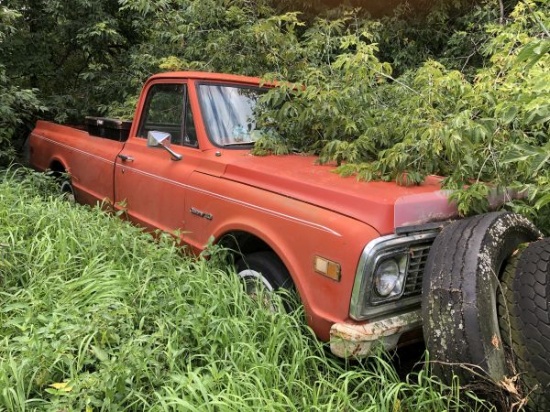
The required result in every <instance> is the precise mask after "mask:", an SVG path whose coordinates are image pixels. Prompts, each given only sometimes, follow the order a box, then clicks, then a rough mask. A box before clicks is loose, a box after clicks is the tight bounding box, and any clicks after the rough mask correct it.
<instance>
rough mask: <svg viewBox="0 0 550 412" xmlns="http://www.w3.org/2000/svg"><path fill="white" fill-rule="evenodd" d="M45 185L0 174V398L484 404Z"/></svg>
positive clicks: (33, 405)
mask: <svg viewBox="0 0 550 412" xmlns="http://www.w3.org/2000/svg"><path fill="white" fill-rule="evenodd" d="M51 193H52V190H51V184H50V183H49V182H48V180H47V179H45V177H44V176H39V175H35V174H28V173H27V172H23V171H21V170H8V171H7V172H3V173H2V174H1V177H0V239H2V243H1V244H0V248H1V249H0V251H1V253H2V259H1V260H0V272H1V277H2V291H1V292H0V293H1V295H2V310H1V311H0V336H1V339H0V388H1V390H0V408H1V409H3V410H7V411H21V410H35V409H38V410H51V411H59V410H82V411H84V410H86V411H91V410H105V411H114V410H179V411H183V410H189V411H214V410H215V411H221V410H228V411H229V410H231V411H234V410H239V411H247V410H273V411H277V410H281V411H282V410H284V411H288V410H294V411H303V410H308V411H309V410H311V411H315V410H318V411H326V410H350V411H355V410H357V411H358V410H361V411H363V410H394V411H401V410H403V411H405V410H415V409H421V410H426V411H429V410H433V411H440V410H447V411H463V410H489V409H490V406H489V405H487V404H485V403H482V402H481V401H479V400H478V399H476V398H475V397H473V396H472V395H471V394H470V393H468V392H464V391H462V390H461V389H460V388H459V387H458V386H455V387H452V388H451V387H446V386H443V385H441V384H439V383H438V382H437V381H435V380H434V379H432V378H430V377H429V375H428V373H427V368H424V369H422V370H421V371H420V372H415V373H411V374H409V375H408V377H407V379H406V380H405V381H404V382H403V381H401V380H400V379H399V377H398V376H397V373H396V371H395V369H394V368H393V366H392V365H391V364H390V363H389V362H388V360H387V359H386V357H385V355H382V354H381V355H380V356H379V357H374V358H371V359H369V361H368V362H367V363H365V365H362V366H364V367H358V366H359V365H351V366H350V365H346V364H344V363H343V362H341V361H339V360H337V359H335V358H334V357H332V356H330V355H328V353H327V351H326V350H325V348H323V347H322V346H321V344H320V343H319V342H318V341H317V340H316V339H315V338H314V337H313V335H312V334H311V333H310V331H309V330H308V329H307V328H306V327H305V326H304V323H303V321H302V316H303V314H302V313H294V314H285V313H283V312H282V311H281V312H280V313H273V312H271V311H270V310H267V309H266V308H264V307H262V306H261V303H259V301H258V300H253V299H251V298H249V297H248V296H247V295H246V294H245V293H244V292H243V290H242V286H241V284H240V283H239V281H238V280H237V276H232V273H231V271H229V270H221V269H220V265H219V262H216V260H215V259H213V260H210V261H207V260H204V259H200V258H199V259H197V260H191V259H184V258H183V257H182V255H181V251H180V250H179V249H178V248H177V247H176V245H175V244H174V242H173V240H172V239H171V238H170V237H168V236H163V235H160V237H159V238H158V241H157V242H156V243H155V242H153V241H152V238H151V236H150V235H148V234H145V233H143V231H141V230H140V229H138V228H136V227H134V226H131V225H129V224H127V223H125V222H124V221H122V220H119V219H113V218H112V217H109V216H108V215H106V214H105V213H104V212H102V211H101V210H100V209H99V208H95V209H91V208H88V207H80V206H74V205H72V204H70V203H68V202H66V201H63V200H62V199H60V198H59V197H57V196H56V195H52V194H51ZM215 256H216V255H214V257H215ZM214 284H215V285H216V287H212V285H214Z"/></svg>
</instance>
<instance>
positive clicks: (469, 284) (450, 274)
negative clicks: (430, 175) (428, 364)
mask: <svg viewBox="0 0 550 412" xmlns="http://www.w3.org/2000/svg"><path fill="white" fill-rule="evenodd" d="M539 236H540V232H539V231H538V230H537V229H536V228H535V227H534V226H533V224H532V223H531V222H530V221H529V220H527V219H525V218H524V217H522V216H519V215H516V214H513V213H504V212H493V213H487V214H483V215H479V216H474V217H471V218H467V219H463V220H459V221H456V222H453V223H451V224H450V225H448V226H446V227H445V228H444V229H443V230H442V232H441V233H440V234H439V235H438V237H437V238H436V239H435V241H434V244H433V246H432V248H431V250H430V254H429V256H428V260H427V262H426V269H425V273H424V279H423V285H422V314H423V318H424V325H423V329H424V339H425V341H426V346H427V349H428V351H429V353H430V360H431V361H434V368H433V369H434V372H435V373H437V374H438V375H440V376H441V377H442V378H443V380H445V381H446V382H450V381H451V379H452V376H453V375H458V376H459V377H460V378H461V381H462V382H470V381H473V380H474V379H475V378H477V377H479V375H486V376H488V377H490V378H491V379H492V380H494V381H497V382H498V381H500V380H502V379H503V378H504V377H505V376H507V375H508V374H509V367H508V365H507V360H506V351H505V350H504V345H503V343H502V338H501V334H500V330H499V321H498V310H497V306H498V305H497V288H498V285H499V280H500V276H501V273H502V270H503V269H504V267H505V264H506V261H507V259H508V258H509V257H510V256H512V254H513V253H514V252H515V250H516V249H517V248H518V246H519V245H520V244H522V243H525V242H530V241H533V240H535V239H537V238H538V237H539Z"/></svg>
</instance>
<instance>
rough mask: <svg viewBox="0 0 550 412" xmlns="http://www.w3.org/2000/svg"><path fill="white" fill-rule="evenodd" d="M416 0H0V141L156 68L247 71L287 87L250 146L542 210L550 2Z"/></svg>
mask: <svg viewBox="0 0 550 412" xmlns="http://www.w3.org/2000/svg"><path fill="white" fill-rule="evenodd" d="M357 3H358V2H355V3H354V4H357ZM359 3H360V2H359ZM414 3H415V4H416V5H417V6H418V4H424V5H426V4H432V7H431V8H430V9H429V11H428V9H426V8H424V9H419V8H418V7H417V9H411V8H410V7H409V6H407V5H406V4H404V3H403V4H401V5H399V6H398V7H397V8H395V9H394V10H393V12H392V13H387V14H386V15H385V16H382V17H377V18H376V19H375V18H371V17H369V14H368V12H365V11H364V10H361V9H358V8H355V9H351V8H345V7H338V8H334V9H328V8H326V7H325V8H324V9H323V8H319V6H320V4H321V3H318V2H317V3H315V2H314V3H311V4H310V3H308V2H298V3H293V2H274V1H270V0H256V1H250V0H201V1H194V0H177V1H166V0H120V1H118V0H102V1H94V2H91V1H89V0H78V1H76V2H70V3H68V2H63V1H50V0H48V1H46V0H13V1H10V2H9V6H3V5H0V62H2V66H0V90H1V91H2V96H3V98H2V101H1V102H0V113H7V115H4V116H3V117H2V122H3V123H5V124H6V126H5V127H2V129H1V130H2V131H1V132H0V133H1V134H0V144H1V145H2V148H3V151H5V149H6V147H7V146H6V143H7V142H9V141H10V139H13V138H14V137H17V136H16V131H18V130H19V132H20V136H21V134H24V133H25V131H24V130H22V129H17V128H18V126H20V125H21V124H22V122H25V121H28V120H29V116H30V115H36V114H37V112H38V111H39V110H44V106H46V107H48V108H49V110H48V111H47V112H45V113H44V114H42V115H41V116H43V117H46V118H53V119H56V120H58V121H68V122H78V121H79V120H80V119H82V117H83V116H84V115H85V114H106V113H109V114H110V115H115V116H120V117H127V118H129V117H131V116H132V113H133V107H134V103H135V99H136V95H137V93H138V92H139V88H140V86H141V84H142V82H143V81H144V79H145V78H146V77H147V76H149V75H150V74H151V73H154V72H158V71H160V70H177V69H199V70H208V71H224V72H232V73H242V74H248V75H258V76H262V77H264V78H266V79H276V80H279V81H281V82H282V83H281V86H282V87H280V88H278V89H275V90H273V91H272V92H271V93H270V94H269V95H268V96H267V97H266V100H265V102H264V103H265V105H264V107H263V109H264V111H263V115H264V118H263V124H264V126H265V127H266V128H267V127H268V128H269V129H270V130H271V131H272V133H269V134H268V136H269V137H266V138H265V139H264V140H262V141H261V142H260V143H259V144H258V145H257V148H256V153H257V154H265V153H285V152H288V151H292V150H298V151H313V152H316V153H318V154H320V156H321V161H322V162H334V164H335V165H339V166H340V169H339V170H340V172H341V173H343V174H346V175H350V174H354V175H357V176H358V177H359V178H361V179H384V180H396V181H398V182H400V183H404V184H417V183H420V182H421V181H422V180H423V178H424V176H425V175H427V174H432V173H436V174H440V175H443V176H446V177H447V179H446V186H447V187H448V188H451V189H459V190H457V191H456V193H455V197H456V199H457V200H458V201H459V206H460V208H461V211H462V212H463V213H469V212H477V211H479V210H483V209H485V208H487V201H486V198H487V193H488V192H489V191H491V190H493V191H494V190H495V189H497V190H496V191H497V192H498V193H500V194H502V192H501V191H500V192H499V190H498V189H499V188H503V187H508V188H510V187H512V188H514V189H516V191H517V190H523V191H522V193H523V194H524V196H523V198H522V200H521V201H518V200H516V201H514V202H511V203H510V202H509V206H510V207H513V208H515V209H516V210H518V211H520V212H522V213H525V214H527V215H529V216H530V217H532V218H535V219H536V220H537V222H538V223H539V224H540V225H541V226H542V227H546V226H548V223H550V222H548V221H547V218H546V216H549V215H550V214H549V213H548V211H547V210H546V209H547V207H548V206H547V205H548V204H549V202H550V185H549V183H548V182H549V180H550V175H548V173H547V170H548V168H547V167H546V165H547V160H548V159H547V156H546V153H547V151H548V150H547V149H548V147H547V146H548V144H550V143H548V128H549V124H550V121H549V119H550V102H549V101H550V98H549V95H550V93H549V86H548V85H549V84H550V81H549V76H550V72H549V65H550V62H549V59H550V57H549V55H550V54H549V53H548V52H549V49H550V46H549V44H550V36H549V32H548V27H549V26H550V17H549V16H550V11H549V9H550V6H549V4H548V2H546V1H543V0H523V1H520V2H517V1H515V0H505V1H499V2H495V1H484V2H469V1H466V0H455V1H447V2H435V3H433V2H432V3H430V2H414ZM364 4H366V3H364ZM392 4H393V3H392ZM298 6H299V7H300V8H301V12H297V11H294V10H293V8H295V7H298ZM8 7H9V8H8ZM321 10H322V12H321ZM274 136H277V138H276V139H274ZM465 185H467V187H468V189H463V187H465ZM490 188H491V189H490ZM525 189H527V190H525ZM507 193H508V192H507ZM500 194H499V195H500ZM509 200H510V199H509V198H504V201H505V202H508V201H509Z"/></svg>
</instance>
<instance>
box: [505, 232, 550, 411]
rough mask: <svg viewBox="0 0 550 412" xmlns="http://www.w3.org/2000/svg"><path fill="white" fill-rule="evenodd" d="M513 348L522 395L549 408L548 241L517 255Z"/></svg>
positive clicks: (514, 288)
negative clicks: (523, 388)
mask: <svg viewBox="0 0 550 412" xmlns="http://www.w3.org/2000/svg"><path fill="white" fill-rule="evenodd" d="M512 289H513V301H512V308H511V309H510V312H511V314H512V315H513V316H512V318H513V323H512V325H511V326H512V327H511V330H512V336H513V338H512V339H511V341H512V348H513V350H514V351H515V352H516V353H517V357H518V359H519V361H518V366H519V373H520V377H521V380H522V383H523V384H524V386H525V391H524V392H525V394H526V395H527V396H528V397H529V398H530V399H531V400H532V402H531V405H532V406H533V407H535V408H536V409H538V410H548V408H549V407H550V239H548V238H547V239H542V240H539V241H537V242H533V243H531V244H530V245H529V246H527V248H526V249H525V250H524V251H523V253H522V254H521V255H520V257H519V259H518V262H517V269H516V276H515V278H514V281H513V284H512Z"/></svg>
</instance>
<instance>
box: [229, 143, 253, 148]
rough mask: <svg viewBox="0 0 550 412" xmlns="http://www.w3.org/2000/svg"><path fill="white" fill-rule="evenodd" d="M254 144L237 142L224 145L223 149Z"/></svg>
mask: <svg viewBox="0 0 550 412" xmlns="http://www.w3.org/2000/svg"><path fill="white" fill-rule="evenodd" d="M254 143H255V142H239V143H228V144H224V145H223V147H239V146H254Z"/></svg>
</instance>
